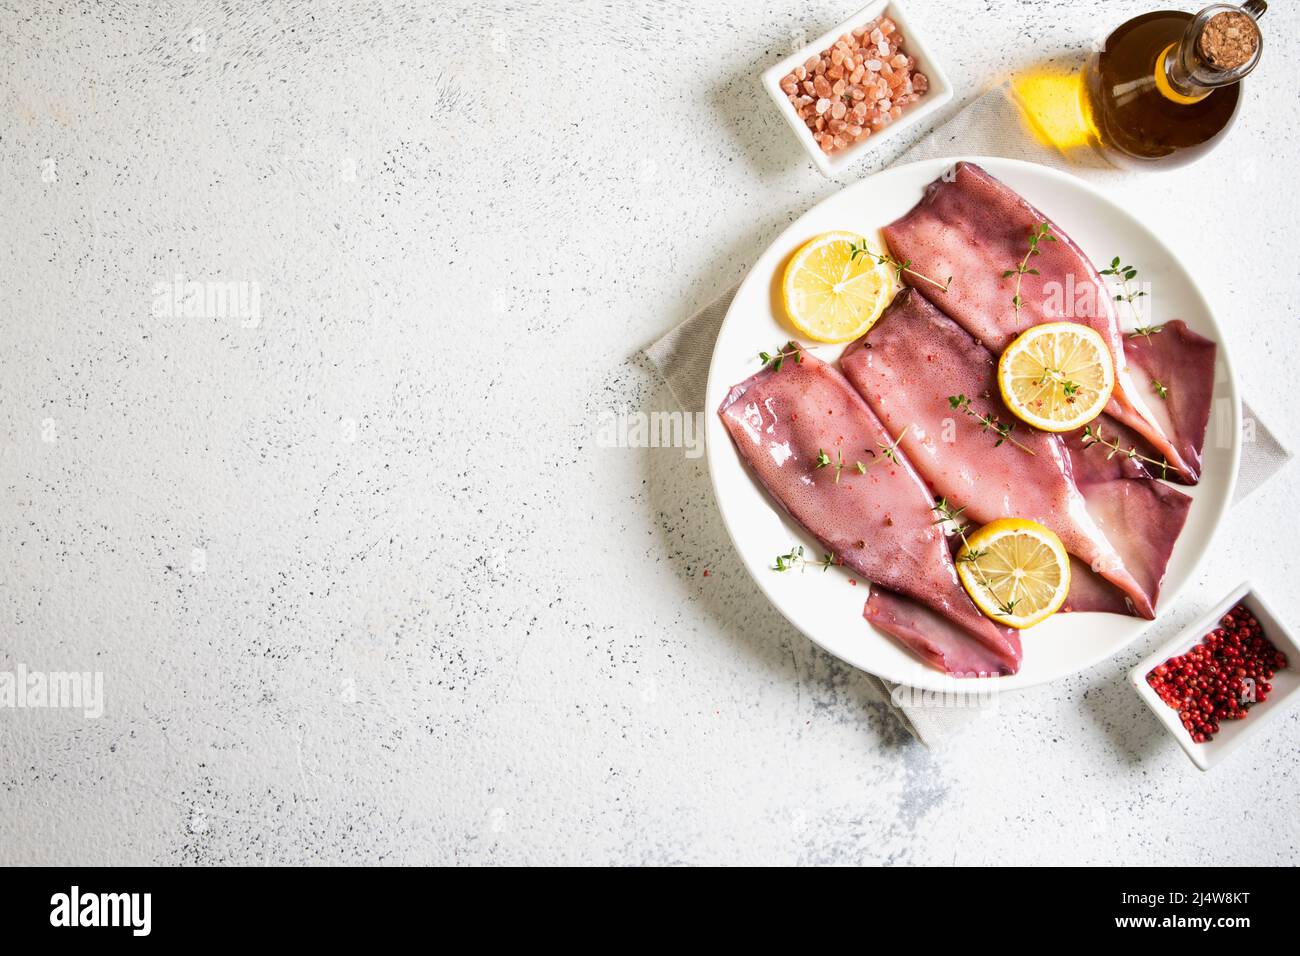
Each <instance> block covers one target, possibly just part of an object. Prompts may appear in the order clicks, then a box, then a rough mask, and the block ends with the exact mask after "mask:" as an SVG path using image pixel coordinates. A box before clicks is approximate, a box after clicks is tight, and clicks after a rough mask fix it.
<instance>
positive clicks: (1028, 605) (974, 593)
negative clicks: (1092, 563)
mask: <svg viewBox="0 0 1300 956" xmlns="http://www.w3.org/2000/svg"><path fill="white" fill-rule="evenodd" d="M957 575H958V577H960V578H961V583H962V587H964V588H965V589H966V593H967V594H969V595H970V599H971V600H972V601H974V602H975V606H976V607H978V608H979V609H980V610H981V611H982V612H983V613H984V614H985V615H986V616H988V617H990V618H992V619H993V620H994V621H997V622H998V623H999V624H1005V625H1007V626H1008V627H1015V628H1025V627H1033V626H1034V625H1035V624H1037V623H1038V622H1039V621H1042V620H1044V619H1046V618H1049V617H1051V616H1052V615H1053V614H1055V613H1056V612H1057V611H1058V610H1059V609H1060V607H1061V605H1062V604H1064V603H1065V596H1066V595H1067V594H1068V593H1069V592H1070V558H1069V555H1067V554H1066V553H1065V548H1064V547H1063V546H1062V545H1061V539H1060V538H1058V537H1057V536H1056V535H1055V534H1054V533H1053V532H1052V531H1050V530H1049V529H1047V528H1044V527H1043V526H1042V525H1041V524H1039V523H1038V522H1037V521H1026V520H1025V519H1023V518H999V519H998V520H997V521H992V522H990V523H988V524H986V525H985V526H984V527H982V528H980V529H979V530H978V531H976V532H975V533H974V534H973V535H971V536H970V537H969V538H967V539H966V543H965V544H964V545H963V546H962V549H961V551H959V552H958V553H957Z"/></svg>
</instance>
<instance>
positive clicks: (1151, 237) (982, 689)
mask: <svg viewBox="0 0 1300 956" xmlns="http://www.w3.org/2000/svg"><path fill="white" fill-rule="evenodd" d="M960 162H968V163H974V164H976V165H979V166H983V167H985V168H986V169H990V171H991V172H993V174H994V175H995V176H997V175H998V171H997V168H996V167H1000V166H1002V167H1005V166H1010V167H1013V168H1023V169H1031V170H1033V171H1034V173H1035V174H1042V175H1046V176H1047V178H1048V179H1057V180H1060V181H1063V182H1067V183H1069V184H1070V185H1072V186H1075V187H1079V188H1081V189H1082V191H1083V192H1085V193H1086V194H1088V195H1089V196H1090V197H1091V198H1092V199H1094V200H1096V201H1098V202H1100V203H1101V204H1102V205H1103V206H1105V207H1107V208H1108V209H1110V210H1115V211H1118V213H1119V214H1120V216H1122V217H1123V219H1124V220H1125V226H1126V228H1129V227H1131V228H1132V229H1133V230H1134V231H1136V232H1137V233H1138V234H1140V236H1141V238H1142V239H1143V240H1145V241H1146V242H1149V243H1152V244H1154V245H1156V246H1157V247H1159V248H1160V249H1162V250H1163V251H1164V252H1165V253H1166V254H1167V255H1168V256H1169V258H1170V259H1171V260H1172V261H1173V262H1175V263H1176V264H1177V265H1178V267H1179V269H1180V270H1181V271H1182V273H1183V274H1184V275H1185V276H1186V278H1187V280H1188V288H1189V290H1190V292H1191V294H1192V296H1193V297H1194V298H1195V300H1196V301H1197V302H1198V303H1199V304H1200V306H1201V307H1202V308H1203V309H1204V312H1205V314H1206V315H1207V316H1208V317H1209V320H1210V324H1211V325H1212V326H1213V328H1214V331H1215V332H1216V333H1217V338H1216V340H1215V342H1216V344H1217V346H1218V358H1219V359H1220V360H1221V361H1222V363H1223V369H1224V373H1225V374H1224V384H1226V385H1227V386H1228V391H1229V395H1228V396H1227V397H1228V398H1229V399H1230V401H1231V405H1232V434H1231V447H1230V449H1229V454H1230V469H1229V474H1228V479H1227V487H1226V489H1225V493H1224V495H1223V498H1222V500H1221V501H1220V502H1219V503H1218V505H1217V507H1215V511H1214V514H1213V520H1212V525H1211V528H1210V532H1209V535H1208V538H1207V542H1206V544H1207V546H1206V547H1205V548H1202V549H1200V551H1199V552H1198V553H1196V554H1195V555H1194V557H1193V560H1192V564H1191V567H1190V569H1189V571H1188V572H1187V575H1186V577H1185V579H1184V580H1183V581H1182V582H1181V584H1179V585H1178V586H1177V587H1176V588H1174V589H1172V590H1167V591H1164V592H1163V593H1162V594H1161V596H1160V604H1161V605H1162V606H1163V607H1162V609H1161V610H1160V611H1157V614H1156V617H1155V619H1154V620H1152V621H1150V622H1148V624H1147V626H1145V627H1142V628H1140V629H1138V630H1136V631H1134V633H1133V634H1132V635H1131V636H1130V637H1129V638H1128V639H1127V640H1125V641H1124V642H1123V643H1121V644H1120V645H1118V646H1116V647H1113V648H1110V649H1107V650H1103V651H1101V652H1099V653H1096V654H1092V655H1089V656H1088V657H1087V658H1086V660H1084V661H1083V662H1082V663H1080V664H1079V665H1078V666H1076V667H1075V668H1074V669H1073V670H1071V671H1068V672H1066V673H1062V674H1055V675H1047V676H1043V677H1039V678H1035V679H1024V678H1023V672H1019V673H1016V674H1012V675H1006V676H1001V677H984V678H980V679H978V680H972V679H959V678H955V677H952V676H950V675H948V674H946V673H944V672H943V671H940V670H938V669H937V668H927V670H926V671H925V672H924V673H923V674H922V676H921V679H920V680H918V679H916V677H915V676H911V675H909V676H902V675H898V674H888V673H882V672H881V671H879V670H874V669H870V668H868V667H866V666H864V665H862V664H859V663H857V662H855V661H851V660H848V659H846V658H845V657H843V656H842V655H841V654H840V653H839V652H838V651H836V650H835V649H833V648H831V647H829V646H828V645H827V644H826V643H825V642H823V641H822V640H819V639H818V637H817V636H816V635H815V634H812V633H809V632H808V631H807V630H805V629H804V628H803V627H801V626H800V625H799V624H798V623H796V622H795V621H794V620H792V619H791V618H790V616H789V615H788V614H786V611H785V608H783V607H782V605H781V602H780V601H778V600H776V599H775V597H774V596H773V593H772V591H771V590H770V588H769V587H768V585H767V584H766V583H765V582H764V581H762V580H761V579H760V577H759V576H758V575H757V574H755V573H754V572H753V570H752V569H751V568H750V566H749V563H748V562H747V561H746V560H745V558H744V556H743V555H742V554H741V550H740V546H739V544H738V543H737V539H736V533H735V531H734V529H733V528H732V524H731V520H730V519H729V517H728V515H727V511H726V509H725V508H723V506H722V494H721V492H720V489H719V484H718V481H719V475H718V453H717V449H715V447H714V444H715V442H718V443H720V444H731V439H730V436H728V435H727V434H726V431H725V429H723V427H722V425H721V422H720V419H719V417H718V416H717V414H716V411H717V410H716V409H712V408H710V407H709V406H708V403H709V400H710V398H709V397H710V396H711V395H713V394H714V388H713V386H714V379H715V376H717V375H719V374H720V368H719V366H720V365H721V361H722V360H721V357H720V356H719V351H718V342H719V341H721V339H722V331H723V329H725V328H726V327H727V325H728V324H729V323H730V322H731V321H732V315H733V312H735V311H736V309H737V302H739V301H741V300H742V293H744V292H746V290H747V289H748V287H749V286H750V284H751V283H754V282H757V281H759V276H758V275H757V266H758V264H759V263H760V262H762V261H763V259H764V258H766V257H767V255H768V254H769V253H770V252H771V251H772V250H773V249H774V248H775V247H776V246H777V245H778V244H781V243H788V241H789V239H788V237H789V236H790V235H791V234H792V233H794V232H795V231H796V230H797V229H798V228H799V226H800V224H801V223H802V222H803V221H804V220H805V219H807V218H808V217H809V216H810V215H812V214H813V213H814V212H815V211H816V210H818V209H820V208H821V207H823V206H825V205H827V204H829V203H833V202H836V201H839V200H841V199H842V198H843V197H844V195H845V193H848V192H850V191H852V190H858V189H861V188H863V187H864V186H865V185H866V184H867V183H870V182H871V181H872V180H875V179H877V178H879V177H882V176H888V175H894V174H897V173H899V172H901V171H903V170H908V169H914V168H916V167H925V166H930V167H934V169H935V170H941V169H943V168H945V167H950V166H954V165H956V164H957V163H960ZM999 178H1001V177H1000V176H999ZM882 225H883V224H882ZM877 228H880V227H877ZM767 281H768V282H769V283H770V281H771V277H770V276H769V277H767ZM733 384H734V383H733ZM1218 387H1219V383H1218V382H1217V381H1216V389H1215V390H1216V391H1217V390H1218ZM704 394H705V408H704V414H705V415H706V416H708V421H709V424H708V426H707V427H706V428H705V430H704V433H705V440H704V447H705V458H706V460H707V461H708V471H709V484H710V486H711V487H712V489H713V498H714V503H715V505H716V506H717V509H718V512H719V514H720V515H721V517H722V524H723V527H724V528H725V529H726V531H727V537H728V538H729V539H730V541H731V546H732V548H733V550H734V551H735V552H736V554H737V556H738V557H739V558H740V563H741V565H742V567H744V569H745V573H746V574H747V575H748V576H749V578H750V579H751V580H752V581H753V582H754V584H755V585H756V586H757V587H758V589H759V591H760V592H762V594H763V597H764V598H765V599H766V600H767V602H768V603H769V604H771V605H772V607H773V608H775V609H776V611H777V612H778V613H779V614H780V615H781V617H782V618H784V619H785V620H786V622H787V623H789V624H790V626H791V627H793V628H794V629H795V630H796V631H798V632H799V633H800V634H802V635H803V636H804V637H805V638H807V639H808V640H810V641H812V643H813V644H815V645H816V646H817V647H819V648H821V649H822V650H823V651H825V652H826V653H827V654H830V655H831V656H832V657H834V658H835V659H836V660H839V661H842V662H843V663H844V664H846V665H848V666H849V667H852V668H854V669H855V670H860V671H863V672H864V673H868V674H872V675H874V676H875V677H878V678H880V679H882V680H886V681H890V682H892V683H895V684H902V685H905V686H910V687H915V688H917V689H919V690H931V691H944V692H953V691H958V692H969V693H980V694H988V693H999V692H1002V691H1010V690H1023V689H1025V688H1029V687H1037V686H1040V685H1043V684H1048V683H1053V682H1055V681H1059V680H1064V679H1066V678H1068V677H1071V676H1073V675H1075V674H1079V673H1081V672H1083V671H1086V670H1088V669H1089V668H1092V667H1095V666H1096V665H1097V664H1099V663H1101V662H1102V661H1105V660H1108V659H1110V658H1112V657H1115V656H1116V655H1118V654H1120V653H1122V652H1123V651H1124V650H1126V649H1127V648H1129V647H1131V646H1132V645H1133V644H1134V643H1135V642H1136V641H1137V640H1138V639H1139V638H1141V637H1142V636H1144V635H1145V634H1147V632H1148V631H1149V630H1150V627H1151V625H1154V624H1156V623H1158V622H1159V621H1160V620H1161V619H1162V617H1163V615H1164V614H1165V613H1166V612H1168V611H1169V609H1170V608H1172V607H1173V606H1174V605H1175V604H1176V603H1177V601H1178V599H1179V598H1180V597H1181V596H1182V594H1183V592H1184V591H1185V590H1186V588H1187V586H1188V585H1189V584H1190V583H1191V582H1192V580H1193V579H1195V578H1196V576H1197V574H1198V572H1199V571H1200V568H1201V565H1202V563H1203V562H1204V560H1205V556H1206V554H1207V553H1208V552H1209V550H1210V547H1209V546H1210V545H1212V544H1213V542H1214V540H1215V538H1217V536H1218V534H1219V531H1220V529H1221V528H1222V526H1223V520H1224V518H1225V516H1226V515H1227V513H1228V511H1229V509H1230V508H1231V507H1232V503H1233V496H1234V495H1235V493H1236V486H1237V476H1238V472H1239V471H1240V467H1241V445H1242V438H1241V390H1240V388H1239V386H1238V381H1237V373H1236V369H1235V367H1234V365H1233V362H1232V357H1231V355H1230V350H1229V348H1228V342H1227V338H1226V336H1225V335H1224V334H1223V326H1222V324H1221V323H1220V322H1219V318H1218V315H1217V314H1216V312H1215V310H1214V308H1213V306H1212V305H1211V302H1210V299H1209V298H1208V297H1207V296H1206V294H1205V291H1204V290H1203V289H1202V288H1201V285H1200V283H1199V282H1198V281H1197V279H1196V275H1195V273H1194V272H1193V271H1192V270H1190V269H1188V268H1187V267H1186V266H1185V265H1184V263H1183V257H1182V256H1180V255H1178V254H1177V253H1176V251H1175V250H1174V249H1172V248H1171V247H1170V246H1169V244H1167V243H1166V242H1165V241H1164V240H1163V239H1162V238H1161V237H1160V236H1159V235H1157V234H1156V232H1155V231H1154V230H1153V229H1152V228H1151V227H1150V226H1148V225H1147V224H1146V223H1145V222H1143V221H1142V220H1140V219H1139V218H1137V217H1136V216H1134V215H1133V214H1132V213H1130V212H1129V211H1128V210H1126V209H1124V208H1123V207H1122V206H1119V205H1118V204H1117V203H1115V202H1114V201H1113V200H1112V199H1111V198H1110V197H1108V196H1107V195H1106V194H1105V193H1104V192H1103V191H1102V190H1101V189H1100V188H1098V187H1097V186H1094V185H1093V184H1092V183H1089V182H1088V181H1086V180H1084V179H1082V178H1080V177H1078V176H1076V175H1074V174H1073V173H1070V172H1068V171H1066V170H1062V169H1057V168H1054V167H1052V166H1047V165H1044V164H1042V163H1036V162H1033V161H1030V160H1024V159H1012V158H1009V157H1002V156H986V155H979V154H969V155H968V154H960V155H956V156H941V157H932V158H928V159H918V160H913V161H912V162H909V163H899V164H895V165H891V166H889V167H887V168H885V169H881V170H877V171H876V172H874V173H872V174H871V175H869V176H864V177H863V178H861V179H859V180H858V181H856V182H853V183H849V184H848V185H846V186H843V187H842V188H840V189H837V190H836V191H835V192H833V193H831V194H830V195H828V196H826V197H824V198H823V199H821V200H819V201H818V202H816V203H814V204H813V205H811V206H809V207H808V208H807V209H805V210H804V211H803V212H802V213H800V214H799V215H798V216H797V217H796V218H795V219H794V220H793V221H792V222H791V223H790V224H789V225H787V226H786V227H785V229H783V230H781V232H780V234H778V235H777V236H775V237H774V238H773V239H772V241H771V242H769V243H768V244H767V245H766V246H765V247H764V248H763V251H762V252H760V253H759V254H758V256H757V257H756V258H755V259H754V261H753V262H751V263H750V265H749V267H748V269H747V270H746V272H745V277H744V279H742V280H741V282H740V284H739V285H738V286H737V287H736V292H735V294H734V295H733V296H732V300H731V302H730V303H729V304H728V306H727V312H726V315H724V316H723V319H722V324H721V325H719V327H718V337H717V338H716V339H715V340H714V344H713V349H712V351H711V353H710V356H709V374H708V378H707V379H706V381H705V387H704ZM1213 414H1214V412H1213V393H1212V402H1211V424H1213ZM715 429H716V431H715ZM724 439H725V442H724V441H723V440H724ZM732 448H733V454H737V455H738V452H735V450H734V445H732ZM750 480H751V481H752V480H754V479H753V476H752V475H750ZM1153 480H1154V479H1153ZM765 493H766V492H765ZM868 593H869V592H868ZM863 623H864V624H865V625H866V627H867V628H868V631H869V632H873V631H875V629H874V628H872V627H871V625H870V624H869V623H867V622H866V621H864V622H863ZM875 636H878V637H880V638H881V639H883V640H888V639H889V638H888V637H886V636H885V635H884V634H879V633H878V632H876V634H875Z"/></svg>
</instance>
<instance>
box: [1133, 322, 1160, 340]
mask: <svg viewBox="0 0 1300 956" xmlns="http://www.w3.org/2000/svg"><path fill="white" fill-rule="evenodd" d="M1164 330H1165V327H1164V326H1163V325H1139V326H1138V327H1137V328H1136V329H1134V330H1133V331H1132V332H1130V333H1129V334H1128V337H1129V338H1131V339H1135V338H1137V337H1138V336H1139V335H1140V336H1142V337H1143V338H1144V339H1146V340H1147V341H1148V342H1150V341H1151V336H1153V335H1155V334H1157V333H1159V332H1163V331H1164Z"/></svg>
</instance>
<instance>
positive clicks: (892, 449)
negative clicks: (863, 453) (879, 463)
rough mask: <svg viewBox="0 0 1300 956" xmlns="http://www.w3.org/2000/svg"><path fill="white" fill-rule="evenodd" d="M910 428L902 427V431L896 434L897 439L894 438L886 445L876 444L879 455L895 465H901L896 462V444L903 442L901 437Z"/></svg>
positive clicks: (881, 442)
mask: <svg viewBox="0 0 1300 956" xmlns="http://www.w3.org/2000/svg"><path fill="white" fill-rule="evenodd" d="M911 427H912V426H911V425H910V424H908V425H904V426H903V430H902V431H901V432H899V433H898V437H897V438H895V439H894V440H893V441H892V442H888V443H886V442H883V441H878V442H876V447H877V448H879V449H880V453H881V454H882V455H884V456H885V457H886V458H888V459H889V460H890V461H892V462H893V463H894V464H895V465H901V464H902V462H901V461H899V460H898V444H899V442H901V441H902V440H903V436H904V435H906V434H907V432H908V429H910V428H911ZM885 434H886V435H888V434H889V433H888V432H886V433H885Z"/></svg>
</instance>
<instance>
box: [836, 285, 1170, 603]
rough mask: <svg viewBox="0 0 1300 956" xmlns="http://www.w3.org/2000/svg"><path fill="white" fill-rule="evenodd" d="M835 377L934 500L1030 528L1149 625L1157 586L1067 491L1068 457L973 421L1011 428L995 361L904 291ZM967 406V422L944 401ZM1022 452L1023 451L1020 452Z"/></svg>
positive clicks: (1042, 436)
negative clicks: (989, 419)
mask: <svg viewBox="0 0 1300 956" xmlns="http://www.w3.org/2000/svg"><path fill="white" fill-rule="evenodd" d="M840 367H841V368H842V369H843V371H844V375H845V377H846V378H848V380H849V382H850V384H852V385H853V387H854V388H855V389H857V391H858V393H859V394H861V395H862V397H863V398H865V399H866V401H867V404H868V405H870V406H871V409H872V411H874V412H875V413H876V414H877V415H878V416H879V417H880V420H881V421H882V422H884V424H885V427H886V428H888V429H889V430H890V431H891V432H893V433H894V434H898V433H899V432H904V436H903V439H902V447H903V450H904V451H905V452H906V453H907V457H908V460H909V461H911V462H912V463H913V464H914V465H915V466H916V470H917V471H919V472H920V473H921V477H922V478H924V479H925V482H926V483H927V484H928V485H929V486H930V488H931V489H932V490H933V491H934V493H935V494H938V495H942V496H943V497H945V498H946V499H948V501H949V502H950V503H951V505H952V506H953V507H962V508H965V509H966V510H965V513H964V517H966V518H968V519H970V520H972V521H974V522H975V523H976V524H985V523H987V522H989V521H994V520H996V519H998V518H1028V519H1030V520H1033V521H1037V522H1038V523H1039V524H1042V525H1044V526H1046V527H1048V528H1050V529H1051V530H1052V531H1055V532H1056V534H1057V536H1058V537H1060V539H1061V543H1062V544H1064V545H1065V549H1066V550H1067V551H1069V552H1070V553H1071V554H1072V555H1075V556H1076V557H1078V558H1079V559H1081V560H1082V561H1083V562H1085V563H1086V564H1087V565H1088V566H1089V567H1090V568H1091V569H1092V570H1093V571H1096V572H1097V573H1098V574H1100V575H1101V576H1102V577H1103V578H1105V579H1106V580H1107V581H1109V582H1111V583H1112V584H1114V585H1115V586H1116V587H1117V588H1119V589H1120V590H1121V591H1122V592H1123V593H1124V594H1125V595H1126V596H1127V598H1128V599H1129V601H1131V602H1132V606H1133V609H1134V611H1135V612H1136V613H1137V614H1139V615H1140V616H1142V617H1145V618H1153V617H1155V603H1156V597H1157V591H1158V586H1159V582H1158V581H1157V582H1156V587H1155V588H1152V587H1151V586H1150V582H1149V581H1147V582H1143V581H1139V580H1138V579H1137V578H1136V577H1135V576H1134V575H1133V573H1132V572H1131V571H1130V569H1129V567H1128V566H1127V564H1126V562H1125V560H1124V559H1123V557H1122V556H1121V555H1120V553H1119V552H1118V551H1117V550H1116V548H1115V546H1114V545H1113V544H1112V543H1111V541H1110V540H1109V538H1108V536H1107V534H1106V533H1104V532H1103V530H1102V529H1101V528H1100V527H1098V525H1097V523H1096V521H1094V519H1093V516H1092V514H1091V513H1090V511H1089V508H1088V502H1087V501H1086V500H1085V499H1084V495H1083V494H1082V493H1081V492H1080V490H1079V488H1078V487H1076V485H1075V483H1074V478H1073V477H1072V475H1071V471H1070V457H1069V452H1068V450H1067V449H1066V447H1065V443H1064V442H1062V441H1061V439H1060V438H1059V437H1058V436H1056V435H1053V434H1050V433H1048V432H1043V431H1038V430H1036V429H1032V428H1019V429H1014V430H1013V431H1012V436H1013V437H1014V439H1015V441H1016V442H1019V445H1017V444H1014V443H1013V442H1010V441H1004V442H1002V443H1001V444H997V443H996V442H997V438H998V435H997V433H996V432H994V431H990V430H989V429H987V428H985V427H984V426H983V425H982V424H981V423H980V421H979V418H978V417H977V416H981V417H982V416H984V415H991V416H993V417H994V418H995V419H997V421H998V422H1000V423H1002V424H1012V423H1014V422H1015V421H1016V419H1015V418H1014V417H1013V416H1012V414H1011V412H1010V411H1009V410H1008V409H1007V408H1006V406H1005V405H1004V404H1003V403H1002V400H1001V398H1000V397H999V396H998V391H997V358H996V357H995V356H994V355H993V354H992V353H991V352H989V350H988V349H986V348H985V347H984V346H982V345H980V344H979V342H977V341H975V339H974V337H972V336H971V334H970V333H969V332H967V331H966V330H965V329H963V328H962V327H961V326H960V325H958V324H957V323H956V322H954V321H953V320H952V319H950V318H948V316H946V315H944V314H943V313H942V312H940V311H939V310H938V309H936V308H935V307H934V306H933V305H932V304H930V302H928V301H927V300H926V299H924V298H923V297H921V296H920V295H918V294H917V293H916V290H914V289H906V290H904V291H903V292H900V293H899V294H898V296H897V297H895V299H894V301H893V303H892V304H891V305H890V306H889V308H888V309H886V310H885V313H884V315H883V316H881V318H880V320H879V321H878V322H877V323H876V324H875V326H874V327H873V328H872V329H871V331H870V332H869V333H868V334H867V335H866V336H864V337H863V338H861V339H859V340H858V341H857V342H855V343H853V344H852V345H851V346H849V348H848V350H846V351H845V353H844V356H843V357H842V358H841V359H840ZM950 396H951V397H953V398H957V397H959V396H964V397H966V398H969V399H970V407H969V409H968V411H970V412H971V413H973V414H966V413H965V411H963V410H961V409H954V408H953V407H952V404H951V402H950V400H949V397H950ZM1020 446H1023V448H1022V447H1020Z"/></svg>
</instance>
